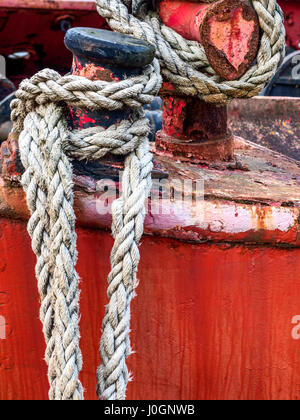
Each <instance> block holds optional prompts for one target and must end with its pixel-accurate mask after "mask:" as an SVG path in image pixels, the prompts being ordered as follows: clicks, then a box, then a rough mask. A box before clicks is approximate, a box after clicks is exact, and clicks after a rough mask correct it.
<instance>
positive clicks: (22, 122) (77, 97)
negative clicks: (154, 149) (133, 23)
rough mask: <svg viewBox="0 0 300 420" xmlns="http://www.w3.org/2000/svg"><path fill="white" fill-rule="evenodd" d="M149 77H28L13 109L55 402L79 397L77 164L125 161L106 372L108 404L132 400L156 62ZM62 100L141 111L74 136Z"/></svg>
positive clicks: (103, 388) (116, 207)
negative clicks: (112, 158) (130, 361)
mask: <svg viewBox="0 0 300 420" xmlns="http://www.w3.org/2000/svg"><path fill="white" fill-rule="evenodd" d="M154 66H156V69H155V68H154V67H153V66H148V67H146V68H145V69H144V73H143V75H142V76H137V77H133V78H132V79H127V80H125V81H122V82H114V83H109V82H90V81H89V80H87V79H85V78H81V77H77V76H66V77H61V76H60V75H59V74H58V73H56V72H54V71H52V70H47V69H46V70H43V71H42V72H40V73H38V74H36V75H35V76H33V78H31V79H30V80H24V81H23V82H22V83H21V85H20V88H19V90H18V92H17V99H16V100H15V101H14V102H13V103H12V114H11V118H12V121H13V123H14V131H15V132H17V133H20V136H19V148H20V155H21V160H22V163H23V165H24V168H25V172H24V174H23V177H22V184H23V187H24V189H25V191H26V196H27V203H28V207H29V209H30V212H31V218H30V220H29V223H28V232H29V234H30V236H31V238H32V248H33V251H34V252H35V254H36V256H37V264H36V277H37V279H38V288H39V293H40V297H41V311H40V318H41V321H42V322H43V331H44V335H45V340H46V343H47V349H46V355H45V359H46V362H47V364H48V378H49V383H50V391H49V398H50V399H51V400H69V399H71V400H81V399H83V388H82V385H81V383H80V380H79V373H80V371H81V368H82V358H81V352H80V348H79V338H80V334H79V326H78V314H79V288H78V276H77V273H76V270H75V265H76V260H77V251H76V234H75V214H74V210H73V188H72V187H73V184H72V165H71V162H70V159H72V158H77V159H87V160H94V159H99V158H100V157H102V156H104V155H105V154H107V153H113V154H117V155H125V156H126V158H125V168H124V173H123V178H122V195H121V197H120V198H119V199H117V200H115V202H114V203H113V207H112V219H113V223H112V233H113V236H114V239H115V242H114V247H113V250H112V254H111V272H110V274H109V278H108V282H109V287H108V297H109V304H108V306H107V308H106V315H105V318H104V321H103V335H102V339H101V346H100V349H101V358H102V364H101V366H100V367H99V369H98V395H99V398H101V399H119V400H122V399H125V391H126V386H127V383H128V381H129V375H128V371H127V367H126V358H127V357H128V356H129V355H130V353H131V348H130V341H129V331H130V302H131V300H132V298H133V297H134V289H135V288H136V286H137V279H136V273H137V267H138V263H139V258H140V255H139V250H138V244H139V241H140V238H141V236H142V234H143V225H144V217H145V208H144V203H145V200H146V198H147V197H148V195H149V192H150V188H151V171H152V155H151V153H150V152H149V142H148V134H149V124H148V120H147V119H146V118H145V117H144V114H143V111H142V108H141V107H142V105H144V104H146V103H151V102H152V101H153V98H154V95H156V94H157V92H158V90H159V89H160V86H161V78H160V73H159V67H158V66H157V62H154ZM61 101H64V102H65V103H67V104H73V103H76V106H81V107H87V106H88V107H90V108H92V109H101V108H109V109H121V108H122V107H123V106H128V104H130V106H131V107H132V108H134V109H136V112H135V116H134V118H133V120H132V121H127V120H126V121H122V122H121V123H119V124H116V125H113V126H111V127H109V128H108V129H107V130H104V129H103V128H101V127H94V128H88V129H85V130H82V131H73V132H69V131H68V129H67V125H66V122H65V117H64V108H63V106H62V105H61V103H62V102H61Z"/></svg>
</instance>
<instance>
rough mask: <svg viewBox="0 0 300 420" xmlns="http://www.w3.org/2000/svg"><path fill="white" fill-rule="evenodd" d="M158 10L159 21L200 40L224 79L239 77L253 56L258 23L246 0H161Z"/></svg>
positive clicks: (249, 64) (256, 45)
mask: <svg viewBox="0 0 300 420" xmlns="http://www.w3.org/2000/svg"><path fill="white" fill-rule="evenodd" d="M159 13H160V16H161V19H162V21H163V22H164V23H165V24H166V25H167V26H169V27H170V28H172V29H174V30H175V31H176V32H178V33H179V34H180V35H182V36H183V37H184V38H186V39H190V40H195V41H198V42H200V43H201V44H203V46H204V49H205V52H206V55H207V58H208V60H209V62H210V64H211V66H212V67H213V69H214V70H215V71H216V72H217V73H218V74H219V75H220V76H222V77H223V78H224V79H226V80H235V79H238V78H240V77H241V76H242V75H243V74H244V73H245V72H246V71H247V70H248V69H249V67H250V66H251V64H252V62H253V60H254V59H255V57H256V54H257V51H258V44H259V23H258V17H257V15H256V12H255V10H254V9H253V8H252V7H251V6H250V4H249V3H248V1H245V0H220V1H217V2H216V3H213V4H207V3H191V2H189V1H180V0H179V1H173V0H161V1H160V2H159Z"/></svg>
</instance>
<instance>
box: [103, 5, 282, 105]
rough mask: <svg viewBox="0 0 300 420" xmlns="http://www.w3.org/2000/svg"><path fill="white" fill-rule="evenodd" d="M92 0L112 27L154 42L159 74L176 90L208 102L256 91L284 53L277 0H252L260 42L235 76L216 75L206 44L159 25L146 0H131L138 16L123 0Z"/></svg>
mask: <svg viewBox="0 0 300 420" xmlns="http://www.w3.org/2000/svg"><path fill="white" fill-rule="evenodd" d="M95 1H96V5H97V10H98V12H99V14H100V15H101V16H103V17H104V18H105V19H106V20H107V22H108V23H109V26H110V27H111V28H112V29H113V30H114V31H117V32H121V33H123V34H128V35H132V36H134V37H136V38H140V39H143V40H146V41H148V42H149V43H150V44H152V45H154V46H155V49H156V57H157V58H158V60H159V62H160V65H161V69H162V74H163V75H164V76H165V78H166V79H167V80H169V81H170V82H172V83H173V84H174V86H175V87H176V89H177V90H178V91H179V92H180V93H183V94H186V95H192V96H199V97H200V98H202V99H203V100H205V101H207V102H212V103H219V104H221V103H227V102H229V101H231V100H232V99H234V98H250V97H252V96H255V95H257V94H258V93H259V92H260V91H261V90H262V89H263V88H264V87H265V85H266V84H267V83H268V81H269V80H270V79H271V78H272V77H273V76H274V74H275V72H276V70H277V69H278V67H279V65H280V64H281V62H282V60H283V58H284V55H285V29H284V25H283V14H282V11H281V9H280V7H279V6H278V4H277V2H276V1H275V0H251V3H252V5H253V7H254V9H255V10H256V12H257V14H258V18H259V23H260V27H261V30H262V37H261V42H260V48H259V52H258V55H257V60H256V63H255V64H254V65H253V66H252V67H251V68H250V69H249V70H248V71H247V73H246V74H245V75H243V76H242V77H241V78H240V79H239V80H234V81H225V80H223V79H221V78H220V77H218V76H217V75H216V74H215V72H214V70H213V69H212V68H211V67H210V65H209V62H208V60H207V58H206V55H205V51H204V48H203V47H202V46H201V45H200V44H199V43H198V42H196V41H188V40H186V39H184V38H183V37H182V36H180V35H179V34H178V33H176V32H175V31H174V30H172V29H171V28H168V27H166V26H165V25H163V24H162V22H161V20H160V18H159V16H158V14H157V13H155V12H149V11H148V5H149V2H148V1H147V0H135V1H134V2H133V4H132V9H133V13H135V14H137V15H138V16H139V17H136V16H134V15H133V14H130V13H129V12H128V8H127V6H126V5H125V4H123V2H122V0H95ZM214 1H215V0H213V1H207V2H208V3H211V2H214ZM124 3H125V2H124ZM207 72H208V73H209V74H207Z"/></svg>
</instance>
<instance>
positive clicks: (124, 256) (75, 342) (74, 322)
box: [11, 0, 284, 400]
mask: <svg viewBox="0 0 300 420" xmlns="http://www.w3.org/2000/svg"><path fill="white" fill-rule="evenodd" d="M205 1H207V2H211V1H209V0H205ZM124 3H125V1H124ZM129 3H130V0H126V5H125V4H123V3H122V2H121V1H120V0H96V4H97V9H98V11H99V13H100V15H102V16H103V17H104V18H106V19H107V21H108V23H109V25H110V26H111V28H112V29H113V30H115V31H118V32H121V33H124V34H129V35H133V36H135V37H137V38H140V39H144V40H147V41H148V42H150V43H151V44H153V45H154V46H155V48H156V57H157V58H156V59H155V60H154V61H153V64H152V65H149V66H147V67H146V68H145V69H144V70H143V74H142V75H141V76H135V77H132V78H130V79H127V80H124V81H121V82H105V81H94V82H91V81H89V80H87V79H85V78H82V77H78V76H65V77H61V76H60V75H59V74H58V73H56V72H55V71H52V70H48V69H46V70H43V71H41V72H39V73H38V74H36V75H35V76H33V77H32V78H31V79H30V80H24V81H23V82H22V83H21V85H20V88H19V90H18V91H17V94H16V96H17V99H16V100H15V101H13V102H12V105H11V108H12V113H11V119H12V121H13V124H14V126H13V130H14V132H16V133H18V134H19V147H20V154H21V160H22V163H23V165H24V168H25V172H24V174H23V177H22V184H23V186H24V189H25V191H26V197H27V203H28V207H29V209H30V212H31V218H30V220H29V223H28V232H29V234H30V236H31V238H32V248H33V251H34V253H35V254H36V256H37V264H36V277H37V280H38V289H39V293H40V297H41V311H40V317H41V321H42V323H43V331H44V335H45V340H46V344H47V348H46V355H45V359H46V362H47V364H48V378H49V383H50V391H49V398H50V399H51V400H81V399H83V387H82V384H81V383H80V380H79V373H80V371H81V368H82V357H81V352H80V347H79V339H80V333H79V326H78V318H79V288H78V275H77V273H76V270H75V265H76V261H77V251H76V233H75V215H74V210H73V183H72V165H71V162H70V160H71V159H72V158H77V159H88V160H94V159H99V158H100V157H102V156H104V155H105V154H106V153H114V154H119V155H124V156H125V168H124V174H123V179H122V195H121V197H120V198H119V199H117V200H115V202H114V203H113V205H112V219H113V222H112V234H113V237H114V240H115V241H114V246H113V249H112V253H111V272H110V274H109V277H108V283H109V285H108V297H109V304H108V305H107V308H106V314H105V317H104V320H103V334H102V338H101V342H100V353H101V359H102V364H101V366H100V367H99V368H98V372H97V377H98V389H97V393H98V396H99V398H101V399H119V400H122V399H125V393H126V387H127V384H128V381H129V379H130V378H129V374H128V370H127V367H126V359H127V357H128V356H129V355H130V353H131V348H130V340H129V331H130V302H131V300H132V298H133V297H134V294H135V288H136V286H137V278H136V275H137V268H138V263H139V259H140V254H139V250H138V244H139V241H140V239H141V236H142V234H143V225H144V218H145V208H144V203H145V200H146V198H147V197H148V195H149V192H150V188H151V170H152V155H151V153H150V152H149V144H148V133H149V126H148V123H147V120H146V119H145V117H144V114H143V111H142V107H143V105H145V104H149V103H151V102H152V100H153V97H154V95H156V94H157V93H158V91H159V89H160V86H161V74H160V67H159V63H160V65H161V69H162V70H161V72H162V74H163V75H164V77H166V78H167V79H168V80H169V81H171V82H172V83H173V84H174V85H175V87H176V89H177V90H178V91H179V92H181V93H184V94H187V95H194V96H195V95H197V96H199V97H200V98H202V99H204V100H206V101H208V102H213V103H226V102H228V101H230V100H231V99H233V98H236V97H251V96H253V95H255V94H257V93H258V92H259V91H260V90H261V89H262V88H263V87H264V86H265V84H266V83H267V82H268V80H269V79H270V78H271V77H272V76H273V75H274V73H275V71H276V69H277V67H278V66H279V64H280V62H281V60H282V58H283V56H284V27H283V19H282V12H281V10H280V8H279V6H278V5H277V3H276V1H274V0H260V1H258V0H253V1H252V4H253V7H254V8H255V10H256V11H257V13H258V16H259V21H260V26H261V28H262V31H263V34H262V38H261V46H260V50H259V53H258V57H257V63H256V64H254V65H253V67H252V68H251V69H250V70H249V71H248V72H247V73H246V74H245V75H244V76H243V77H242V78H241V79H240V80H238V81H232V82H227V81H223V80H221V79H220V78H219V77H218V76H217V75H216V74H215V73H214V71H213V70H212V68H211V67H210V66H209V63H208V61H207V58H206V57H205V53H204V50H203V48H202V47H201V46H200V45H199V44H198V43H197V42H193V41H187V40H184V39H183V38H182V37H181V36H179V35H178V34H177V33H176V32H174V31H173V30H171V29H170V28H167V27H166V26H164V25H162V24H161V22H160V19H159V17H158V15H157V14H155V13H154V12H150V11H148V8H147V7H148V2H147V1H145V0H143V1H140V0H138V1H136V0H134V1H133V2H132V3H131V4H129ZM128 7H132V10H133V13H135V14H136V15H138V16H139V18H137V17H135V16H134V15H133V14H130V13H129V12H128ZM204 71H205V73H204ZM207 72H208V73H209V74H210V76H207V75H206V73H207ZM62 104H68V105H75V106H76V107H78V108H82V109H91V110H100V109H107V110H118V109H122V108H123V107H131V108H133V109H134V110H135V114H134V117H133V118H132V120H131V121H122V122H121V123H120V124H117V125H114V126H111V127H109V128H108V129H107V130H103V129H102V128H101V127H95V128H89V129H86V130H82V131H74V132H69V131H68V129H67V125H66V121H65V117H64V112H65V111H64V105H62Z"/></svg>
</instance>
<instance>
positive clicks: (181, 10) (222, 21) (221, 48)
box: [156, 0, 259, 163]
mask: <svg viewBox="0 0 300 420" xmlns="http://www.w3.org/2000/svg"><path fill="white" fill-rule="evenodd" d="M158 9H159V12H160V16H161V19H162V21H163V22H164V23H165V24H166V25H167V26H170V27H171V28H173V29H174V30H175V31H177V32H178V33H180V34H181V35H182V36H185V37H186V38H189V39H194V40H198V41H201V43H202V44H203V45H204V48H205V51H206V54H207V57H208V60H209V62H210V64H211V66H212V67H213V68H214V70H215V71H216V72H217V74H218V75H219V76H221V77H223V78H225V79H227V80H233V79H236V78H238V77H240V76H241V75H242V74H243V73H245V72H246V70H248V69H249V67H250V66H251V64H252V62H253V60H254V58H255V56H256V54H257V50H258V41H259V25H258V18H257V15H256V13H255V11H254V9H253V8H252V7H251V6H250V5H249V3H248V2H247V1H244V0H234V1H228V0H221V1H218V2H216V3H214V4H207V3H191V2H180V1H172V0H162V1H161V2H160V3H159V6H158ZM161 96H162V97H163V126H162V130H161V131H159V132H158V134H157V136H156V152H157V154H159V155H162V156H169V157H173V158H174V159H179V160H180V161H191V162H193V163H200V162H205V161H209V162H214V161H225V162H226V161H230V160H231V159H232V158H233V155H234V143H233V137H232V133H231V131H230V129H229V128H228V124H227V107H226V106H224V105H223V106H217V105H214V104H207V103H205V102H203V101H201V100H200V99H198V98H194V97H186V96H184V95H179V94H178V93H177V92H176V89H174V86H173V85H172V84H171V83H169V82H166V81H164V83H163V88H162V90H161Z"/></svg>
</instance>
